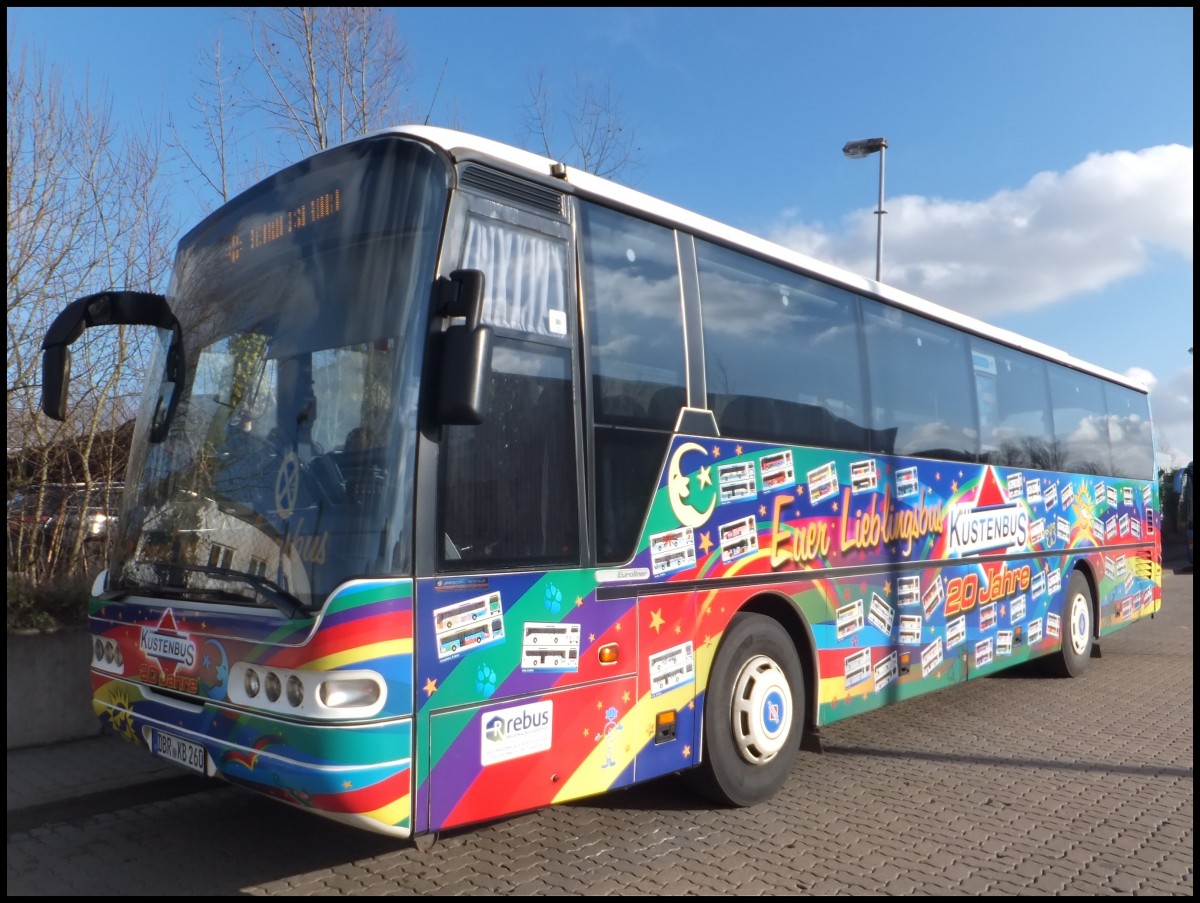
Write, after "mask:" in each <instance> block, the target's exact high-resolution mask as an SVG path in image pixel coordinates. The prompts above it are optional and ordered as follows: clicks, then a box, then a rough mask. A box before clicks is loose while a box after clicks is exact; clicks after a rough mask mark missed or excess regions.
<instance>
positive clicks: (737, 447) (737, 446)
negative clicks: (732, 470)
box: [734, 445, 742, 455]
mask: <svg viewBox="0 0 1200 903" xmlns="http://www.w3.org/2000/svg"><path fill="white" fill-rule="evenodd" d="M734 451H735V452H736V453H737V454H739V455H740V454H741V453H742V447H741V446H740V445H735V446H734Z"/></svg>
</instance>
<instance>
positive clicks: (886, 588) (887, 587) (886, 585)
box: [883, 580, 892, 595]
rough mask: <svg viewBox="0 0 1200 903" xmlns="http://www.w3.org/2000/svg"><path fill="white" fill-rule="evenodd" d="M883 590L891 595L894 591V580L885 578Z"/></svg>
mask: <svg viewBox="0 0 1200 903" xmlns="http://www.w3.org/2000/svg"><path fill="white" fill-rule="evenodd" d="M883 591H884V593H885V594H886V595H891V592H892V581H891V580H885V581H884V582H883Z"/></svg>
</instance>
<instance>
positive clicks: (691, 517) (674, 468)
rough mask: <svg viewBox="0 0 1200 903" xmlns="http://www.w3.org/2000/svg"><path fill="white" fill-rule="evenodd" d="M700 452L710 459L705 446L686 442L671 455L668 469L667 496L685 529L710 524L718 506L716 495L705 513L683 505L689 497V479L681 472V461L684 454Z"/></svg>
mask: <svg viewBox="0 0 1200 903" xmlns="http://www.w3.org/2000/svg"><path fill="white" fill-rule="evenodd" d="M688 451H698V452H700V454H702V455H704V456H705V457H708V452H707V451H706V450H705V449H704V446H702V445H697V444H696V443H695V442H685V443H683V445H681V446H679V448H677V449H675V454H673V455H671V465H670V467H668V468H667V495H668V497H669V498H670V499H671V510H672V511H674V512H675V516H676V517H677V518H679V523H681V524H682V525H683V526H685V527H692V528H695V527H701V526H703V525H704V524H705V523H707V522H708V518H709V516H710V515H711V514H712V511H713V507H714V506H715V505H716V504H717V498H716V496H715V495H714V496H713V498H712V499H711V500H710V501H709V503H708V508H707V509H706V510H704V511H697V510H696V509H695V508H692V507H691V506H690V505H685V504H684V503H683V500H684V498H686V497H687V495H688V492H689V489H688V478H687V477H685V476H684V475H683V474H682V473H680V471H679V460H680V458H682V457H683V453H684V452H688Z"/></svg>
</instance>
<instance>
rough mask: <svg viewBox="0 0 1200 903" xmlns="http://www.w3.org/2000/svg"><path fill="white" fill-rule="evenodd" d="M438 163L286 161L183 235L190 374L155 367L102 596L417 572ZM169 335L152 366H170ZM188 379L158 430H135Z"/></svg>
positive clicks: (263, 588)
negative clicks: (423, 364)
mask: <svg viewBox="0 0 1200 903" xmlns="http://www.w3.org/2000/svg"><path fill="white" fill-rule="evenodd" d="M448 191H449V170H448V168H447V167H446V166H445V165H444V164H443V163H442V162H441V160H440V159H439V158H438V157H437V156H436V154H435V153H434V152H433V151H432V150H430V149H429V148H427V147H426V146H424V145H421V144H418V143H415V142H412V141H405V140H398V139H396V138H380V139H378V140H375V141H367V142H364V143H360V144H357V145H355V146H353V147H347V148H342V149H337V150H333V151H329V152H327V153H325V154H322V155H320V156H318V157H315V158H313V159H311V160H309V161H307V162H306V163H304V164H301V165H299V166H296V167H292V168H291V169H289V170H285V171H284V172H282V173H280V174H279V175H277V176H275V177H273V178H272V179H270V180H268V181H267V182H265V183H263V184H261V185H260V186H258V187H257V188H255V189H253V190H251V191H249V192H247V193H246V194H244V195H242V196H241V197H239V198H238V199H236V200H235V201H234V202H232V203H231V204H229V205H227V206H226V207H224V208H222V210H221V211H220V212H219V213H218V214H215V215H214V216H212V217H210V218H209V219H208V220H206V221H205V222H204V223H203V224H202V225H200V226H199V227H197V228H196V229H195V230H193V231H192V232H191V233H189V234H188V235H187V236H186V237H185V238H184V239H183V241H182V242H181V244H180V249H179V253H178V256H177V259H176V265H175V272H174V274H173V278H172V284H171V289H170V292H169V294H168V301H169V303H170V305H171V309H172V311H173V312H174V313H175V315H176V317H177V318H178V319H179V321H180V324H181V326H182V329H183V336H184V348H185V353H186V373H185V376H184V379H183V385H182V386H178V387H176V386H170V385H168V386H163V385H161V376H160V377H159V379H154V378H152V379H150V380H149V384H148V386H147V388H146V391H145V394H144V396H143V400H142V410H141V412H140V413H139V418H138V425H139V426H138V429H139V434H138V435H136V436H135V438H134V441H133V460H132V461H131V465H130V479H129V491H128V492H127V506H128V507H127V508H126V511H125V517H124V518H123V519H122V521H121V530H120V535H119V539H118V541H117V542H116V543H115V546H114V550H113V558H112V561H111V562H110V564H111V568H110V579H109V585H108V589H109V591H110V592H138V591H152V592H153V593H155V594H159V595H167V596H172V595H182V596H187V597H189V598H193V599H197V600H204V599H213V600H219V601H222V602H247V603H254V604H274V605H276V606H277V607H279V608H280V609H281V610H283V611H285V612H288V613H289V614H291V613H295V612H296V611H297V607H298V606H302V607H303V608H306V609H307V608H311V607H312V606H315V605H319V604H320V602H321V600H322V599H323V598H324V597H325V596H326V595H327V594H328V593H329V592H330V591H331V590H332V589H333V588H334V587H335V586H337V584H339V583H341V582H343V581H344V580H345V579H347V578H349V577H353V576H359V575H369V574H379V573H389V574H404V573H407V572H409V571H410V570H411V560H412V552H411V546H412V542H411V538H410V536H409V526H410V523H411V519H412V518H411V505H412V489H411V487H412V466H413V456H414V448H415V433H416V397H417V375H418V370H419V367H420V348H421V344H422V342H423V340H424V331H425V322H426V318H425V314H426V309H427V307H428V304H429V298H430V287H431V285H432V283H433V279H434V270H435V265H436V259H437V252H438V247H439V240H440V235H441V225H442V220H443V218H444V215H445V209H446V203H447V196H448ZM166 347H167V346H166V341H165V339H164V341H163V342H161V343H160V345H159V349H158V351H159V358H160V360H159V361H155V362H153V363H152V365H151V368H150V373H151V374H162V373H163V372H164V367H163V366H162V364H161V358H162V357H163V356H164V355H165V352H166ZM171 391H178V392H179V393H180V398H179V403H178V407H177V408H176V411H175V414H174V416H173V418H172V420H171V423H170V425H169V431H168V433H167V435H166V438H165V440H164V441H162V442H158V443H152V442H148V441H147V437H146V431H147V430H148V424H149V423H150V421H151V420H152V419H153V418H152V416H151V415H152V414H153V413H154V409H155V406H156V405H157V404H159V400H160V399H161V398H162V397H163V394H164V392H166V393H169V392H171Z"/></svg>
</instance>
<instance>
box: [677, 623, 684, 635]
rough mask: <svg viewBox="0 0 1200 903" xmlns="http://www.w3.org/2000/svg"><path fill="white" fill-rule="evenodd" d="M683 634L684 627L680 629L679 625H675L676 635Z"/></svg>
mask: <svg viewBox="0 0 1200 903" xmlns="http://www.w3.org/2000/svg"><path fill="white" fill-rule="evenodd" d="M681 633H683V628H682V627H680V626H679V625H678V624H676V625H675V634H676V635H679V634H681Z"/></svg>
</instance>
